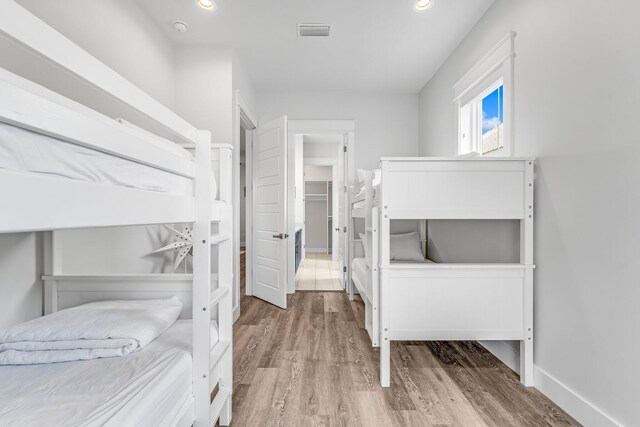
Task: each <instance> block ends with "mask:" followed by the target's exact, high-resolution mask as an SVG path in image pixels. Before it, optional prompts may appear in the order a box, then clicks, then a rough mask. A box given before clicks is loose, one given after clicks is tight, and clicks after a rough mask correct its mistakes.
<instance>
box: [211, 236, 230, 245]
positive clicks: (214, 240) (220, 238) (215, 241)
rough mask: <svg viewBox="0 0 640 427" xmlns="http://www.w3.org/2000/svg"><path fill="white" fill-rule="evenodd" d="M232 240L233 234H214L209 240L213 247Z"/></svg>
mask: <svg viewBox="0 0 640 427" xmlns="http://www.w3.org/2000/svg"><path fill="white" fill-rule="evenodd" d="M230 238H231V234H214V235H212V236H211V238H210V239H209V240H210V242H211V244H212V245H217V244H218V243H222V242H224V241H225V240H229V239H230Z"/></svg>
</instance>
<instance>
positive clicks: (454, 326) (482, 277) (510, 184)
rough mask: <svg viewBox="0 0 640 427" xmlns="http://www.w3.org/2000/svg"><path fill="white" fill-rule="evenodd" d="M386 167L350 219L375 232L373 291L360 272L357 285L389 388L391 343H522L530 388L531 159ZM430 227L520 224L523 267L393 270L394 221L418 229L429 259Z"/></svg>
mask: <svg viewBox="0 0 640 427" xmlns="http://www.w3.org/2000/svg"><path fill="white" fill-rule="evenodd" d="M380 165H381V179H380V184H379V185H372V184H367V180H365V185H364V190H363V191H362V195H361V196H358V195H355V196H353V197H352V201H353V202H354V203H353V205H352V206H353V210H352V215H353V216H354V217H364V218H366V221H367V225H366V229H367V231H369V232H371V239H372V242H371V243H370V245H371V246H370V247H371V252H372V258H375V259H373V260H372V263H371V266H372V268H371V271H370V272H369V276H368V277H369V279H368V280H369V281H370V283H371V285H370V286H362V281H363V280H362V279H360V278H359V277H358V276H359V274H357V273H355V271H354V272H352V278H353V282H354V283H356V286H357V288H358V290H359V291H360V293H361V294H364V296H363V300H365V304H366V305H367V308H366V310H365V316H366V322H367V323H366V324H367V328H368V329H367V330H368V331H370V332H369V334H370V336H371V338H372V343H373V344H374V345H376V338H379V345H380V347H381V351H380V379H381V383H382V385H383V386H384V387H388V386H389V385H390V375H391V362H390V348H391V347H390V345H391V341H431V340H433V341H440V340H487V341H490V340H514V341H520V343H521V345H520V377H521V381H522V382H523V383H524V384H525V385H527V386H530V385H532V384H533V269H534V265H533V188H534V187H533V186H534V175H533V168H534V161H533V159H522V158H494V157H488V158H487V157H485V158H462V157H458V158H383V159H381V162H380ZM368 181H369V182H371V179H369V180H368ZM356 191H358V190H356ZM431 219H434V220H435V219H449V220H486V219H492V220H517V221H519V222H520V262H519V263H508V264H498V263H494V264H478V263H473V264H469V263H433V262H430V261H428V260H426V262H395V261H393V260H392V258H393V257H392V254H391V245H390V242H391V239H392V233H391V224H392V221H394V220H419V221H420V222H419V224H420V227H419V229H418V230H416V231H417V232H418V233H419V235H420V239H421V241H423V253H424V254H425V255H426V254H427V248H426V240H427V239H426V237H427V227H426V221H424V220H431ZM365 235H366V234H365ZM352 253H353V252H352ZM376 268H378V270H379V271H376V270H375V269H376ZM352 270H355V269H352ZM358 282H360V284H358ZM376 284H377V286H376ZM376 313H378V315H377V316H376Z"/></svg>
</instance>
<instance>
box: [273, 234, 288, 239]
mask: <svg viewBox="0 0 640 427" xmlns="http://www.w3.org/2000/svg"><path fill="white" fill-rule="evenodd" d="M271 237H273V238H274V239H280V240H282V239H286V238H287V237H289V235H288V234H285V233H278V234H274V235H273V236H271Z"/></svg>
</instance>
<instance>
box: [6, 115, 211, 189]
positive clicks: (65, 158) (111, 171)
mask: <svg viewBox="0 0 640 427" xmlns="http://www.w3.org/2000/svg"><path fill="white" fill-rule="evenodd" d="M176 147H177V146H176ZM184 153H185V155H189V153H188V152H187V151H186V150H184ZM0 169H10V170H15V171H23V172H33V173H40V174H47V175H54V176H58V177H64V178H69V179H77V180H81V181H91V182H98V183H105V184H112V185H120V186H123V187H131V188H137V189H141V190H150V191H160V192H165V193H172V194H181V195H184V194H193V181H192V180H191V179H189V178H185V177H182V176H179V175H175V174H173V173H170V172H165V171H162V170H159V169H155V168H152V167H150V166H146V165H142V164H140V163H136V162H132V161H129V160H126V159H122V158H120V157H117V156H112V155H110V154H106V153H102V152H100V151H96V150H92V149H89V148H85V147H82V146H80V145H76V144H72V143H69V142H65V141H61V140H59V139H56V138H52V137H49V136H46V135H42V134H40V133H36V132H31V131H29V130H26V129H23V128H20V127H17V126H12V125H9V124H6V123H2V122H0ZM214 187H215V186H214Z"/></svg>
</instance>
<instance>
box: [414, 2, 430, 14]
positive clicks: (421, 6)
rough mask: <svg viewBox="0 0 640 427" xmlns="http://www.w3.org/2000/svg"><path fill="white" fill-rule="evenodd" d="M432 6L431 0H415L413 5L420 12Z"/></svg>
mask: <svg viewBox="0 0 640 427" xmlns="http://www.w3.org/2000/svg"><path fill="white" fill-rule="evenodd" d="M431 6H433V0H416V3H415V5H414V7H415V8H416V10H418V11H420V12H422V11H423V10H427V9H430V8H431Z"/></svg>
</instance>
